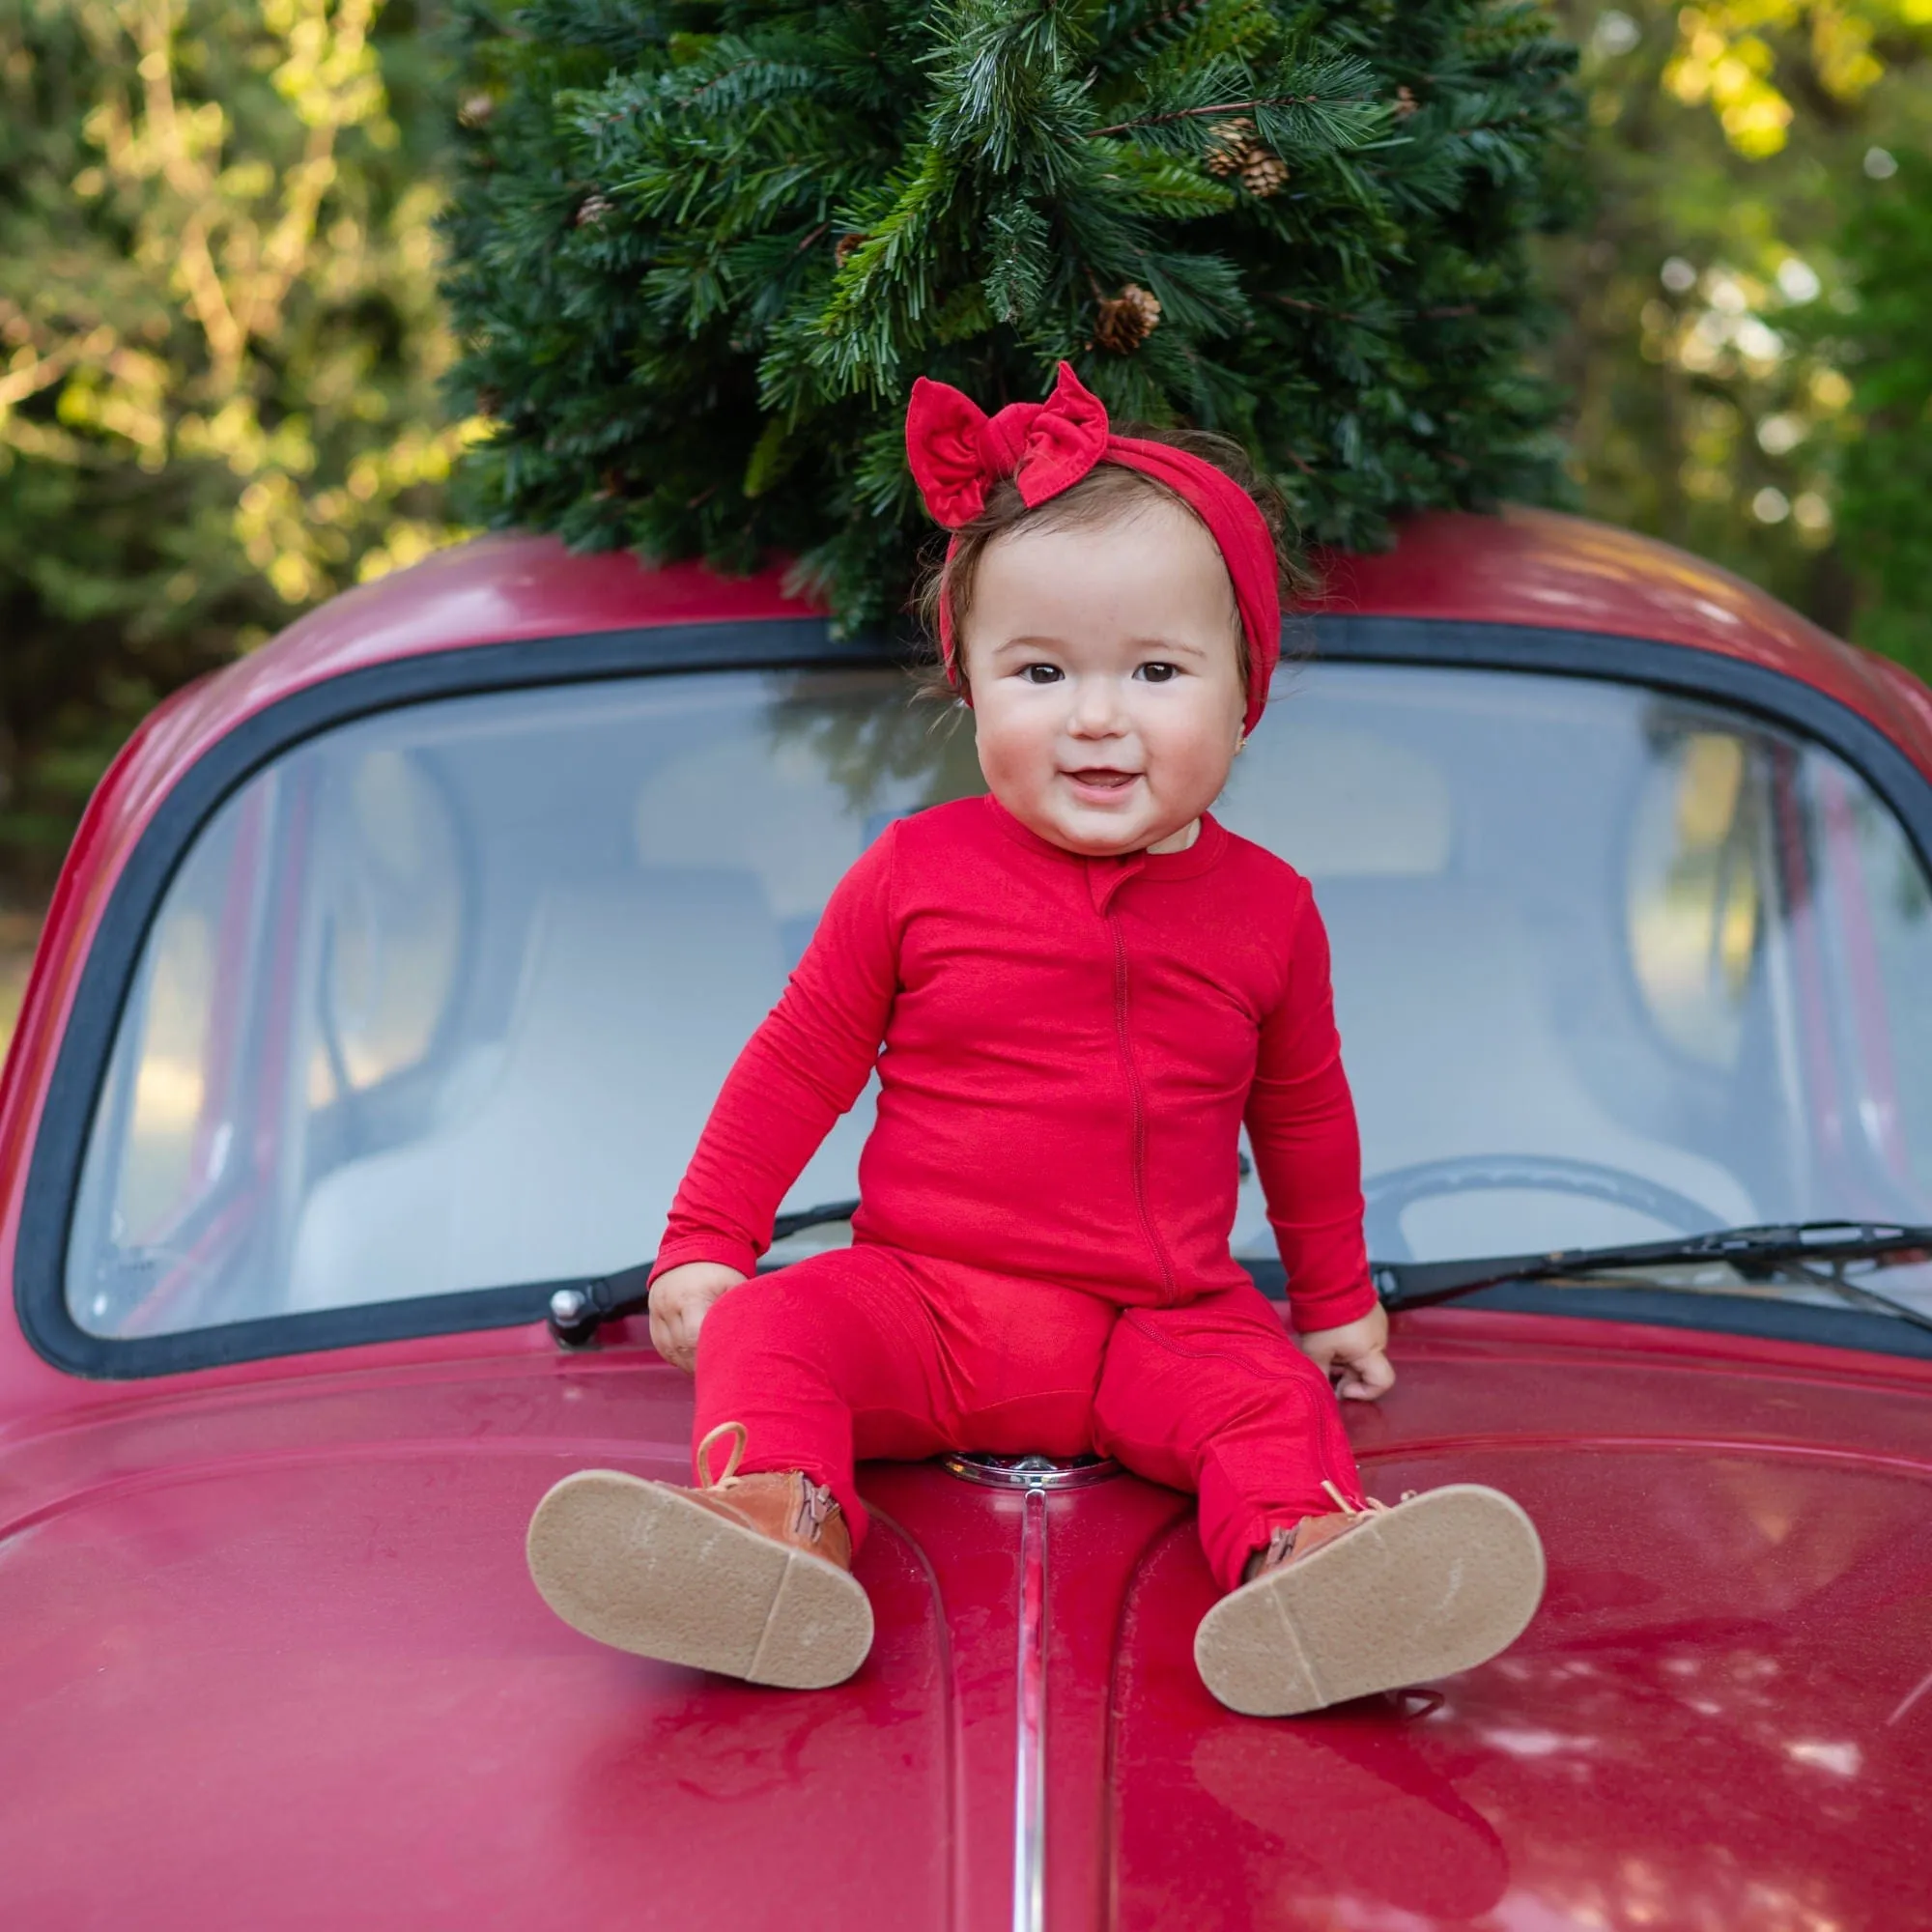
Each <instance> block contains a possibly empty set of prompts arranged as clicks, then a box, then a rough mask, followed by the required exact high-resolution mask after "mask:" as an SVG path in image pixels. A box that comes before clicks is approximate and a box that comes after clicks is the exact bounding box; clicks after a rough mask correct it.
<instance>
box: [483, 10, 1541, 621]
mask: <svg viewBox="0 0 1932 1932" xmlns="http://www.w3.org/2000/svg"><path fill="white" fill-rule="evenodd" d="M468 25H469V52H470V59H471V62H472V70H471V71H472V72H473V73H474V75H475V77H476V81H475V84H476V87H477V90H478V92H477V96H476V104H475V108H474V111H472V112H471V113H469V115H468V116H467V119H468V120H469V123H470V124H471V131H470V133H469V139H468V143H467V150H468V151H467V155H466V161H465V169H464V177H463V182H462V185H461V187H460V190H459V193H458V197H457V202H456V206H455V209H454V211H453V212H452V213H451V215H450V216H449V217H448V222H447V228H448V235H449V239H450V242H451V255H452V261H453V269H452V272H451V274H450V276H449V279H448V282H447V285H446V286H447V288H448V292H449V295H450V298H451V300H452V303H453V307H454V314H455V320H456V324H457V327H458V329H459V331H460V334H461V337H462V340H463V342H464V345H465V353H464V355H463V356H462V359H461V361H460V363H459V365H458V367H457V369H456V371H455V372H454V377H453V393H454V395H455V396H456V398H457V400H458V403H459V406H460V408H462V409H464V410H468V409H470V408H474V409H476V410H478V411H479V412H483V413H485V414H488V415H490V416H491V417H493V418H494V419H495V428H494V433H493V435H492V437H491V439H490V440H489V441H488V442H487V444H485V445H483V446H481V447H480V448H479V449H477V450H476V451H475V452H474V453H473V454H472V455H471V456H470V458H469V466H470V479H469V489H470V492H471V495H472V498H473V501H474V503H475V505H476V507H477V510H478V513H479V514H480V515H481V516H482V517H483V518H485V519H486V520H487V521H490V522H492V523H497V524H506V523H516V524H524V525H534V526H539V527H545V528H552V529H556V530H559V531H561V532H562V533H563V534H564V535H565V536H566V537H567V538H568V539H569V540H570V541H571V542H573V543H575V544H577V545H580V546H583V547H608V546H614V545H620V544H622V545H631V546H634V547H636V548H638V549H639V550H640V551H642V552H643V553H645V554H649V555H653V556H670V555H679V554H694V553H702V554H707V555H709V556H711V557H712V558H713V559H715V560H717V561H719V562H722V563H725V564H726V565H745V564H749V563H750V562H752V561H753V558H754V557H756V556H757V555H759V554H761V553H763V552H765V551H767V550H778V551H782V552H787V553H790V554H795V555H797V556H798V557H800V558H801V560H802V564H801V568H802V574H803V575H804V577H805V578H806V579H808V580H810V581H812V582H816V583H817V584H819V585H820V586H821V587H822V588H823V589H824V590H825V591H826V592H827V593H828V594H829V596H830V598H831V600H832V603H833V606H834V609H835V611H837V612H838V615H839V617H840V618H841V619H842V620H844V621H846V622H848V623H850V622H858V621H863V620H868V619H878V618H882V617H887V616H889V615H891V614H892V613H893V612H894V611H896V610H897V609H898V608H899V606H900V604H901V601H902V599H903V597H904V594H905V590H906V587H907V583H908V581H909V577H910V572H911V566H912V559H913V554H914V551H915V548H916V546H917V545H918V544H919V543H920V542H921V541H922V540H923V537H924V536H925V534H926V532H927V526H925V525H924V523H923V518H922V516H921V515H920V513H919V511H918V506H917V503H916V501H915V499H914V495H913V492H912V489H911V485H910V481H909V478H908V476H907V473H906V469H905V463H904V456H903V450H902V445H901V428H900V424H901V418H902V412H903V407H904V401H905V397H906V394H907V392H908V390H909V389H910V387H911V384H912V382H913V379H914V378H915V376H918V375H921V374H928V375H933V376H937V377H941V378H943V379H946V380H949V381H952V382H954V383H957V384H959V385H960V386H962V387H964V388H965V389H967V390H968V391H969V393H971V394H973V395H974V396H976V397H978V398H980V399H981V400H982V401H984V402H985V403H986V404H988V405H989V406H997V405H998V404H1000V403H1001V402H1004V401H1011V400H1018V399H1025V398H1032V397H1037V396H1038V395H1041V394H1043V393H1044V391H1045V389H1046V387H1047V385H1048V384H1049V382H1050V380H1051V374H1052V370H1053V366H1054V363H1055V362H1056V361H1057V360H1058V359H1059V358H1061V357H1063V356H1064V357H1065V358H1067V359H1068V360H1070V361H1072V362H1073V363H1074V364H1075V366H1076V367H1077V368H1078V369H1079V370H1080V372H1081V374H1082V376H1083V378H1084V379H1085V380H1086V381H1087V382H1089V383H1090V384H1092V385H1093V386H1094V388H1095V389H1096V390H1097V391H1098V392H1099V393H1100V394H1101V395H1102V396H1103V397H1104V398H1105V400H1106V402H1107V403H1108V406H1109V408H1110V409H1111V410H1112V411H1113V412H1115V413H1116V414H1117V415H1119V416H1122V417H1138V418H1141V419H1144V420H1151V421H1155V422H1167V421H1174V420H1182V419H1184V420H1188V421H1192V422H1195V423H1200V424H1205V425H1208V426H1210V427H1213V428H1217V429H1220V430H1223V431H1225V432H1227V433H1230V434H1233V435H1235V436H1236V437H1238V438H1240V439H1241V440H1244V441H1245V442H1246V443H1247V444H1248V445H1249V446H1250V448H1251V449H1253V450H1254V452H1255V454H1256V455H1257V457H1258V459H1259V460H1260V461H1261V463H1262V464H1263V465H1264V468H1265V469H1268V470H1269V471H1270V472H1271V473H1272V474H1273V475H1274V477H1275V478H1276V480H1277V481H1278V482H1279V484H1280V485H1281V487H1282V489H1283V492H1284V494H1285V495H1286V496H1287V497H1288V498H1289V500H1290V502H1291V504H1292V505H1293V507H1294V509H1295V510H1296V512H1297V514H1298V516H1299V517H1300V519H1301V521H1302V523H1303V526H1304V528H1305V531H1306V533H1307V534H1308V535H1309V536H1310V537H1311V538H1315V539H1320V540H1323V541H1329V542H1338V543H1346V544H1352V545H1357V546H1363V545H1374V544H1376V543H1378V542H1379V541H1381V540H1383V538H1384V536H1385V533H1386V528H1387V522H1388V519H1389V518H1390V517H1391V516H1392V515H1394V514H1396V513H1398V512H1400V511H1403V510H1405V509H1409V508H1414V507H1421V506H1426V505H1433V504H1445V503H1457V504H1465V505H1480V504H1487V503H1491V502H1493V501H1494V500H1495V499H1496V498H1498V497H1504V496H1510V497H1525V496H1527V497H1536V496H1541V495H1544V494H1546V493H1547V492H1548V489H1549V488H1550V486H1551V482H1552V478H1553V475H1554V462H1553V456H1554V451H1553V446H1552V443H1551V441H1550V440H1549V437H1548V422H1549V419H1550V416H1551V413H1552V397H1551V394H1550V392H1549V391H1548V389H1547V388H1546V387H1545V386H1543V385H1542V384H1539V383H1538V382H1536V381H1535V380H1533V379H1532V378H1531V377H1530V376H1529V375H1528V374H1526V373H1525V369H1524V366H1523V365H1524V355H1525V351H1526V349H1527V347H1528V345H1529V344H1530V343H1531V342H1532V340H1533V339H1534V337H1535V335H1536V333H1537V331H1538V329H1539V328H1540V327H1542V326H1543V325H1544V322H1545V317H1544V313H1543V311H1542V310H1541V309H1540V307H1539V304H1538V300H1537V298H1536V296H1535V294H1534V292H1533V290H1532V287H1531V283H1530V279H1529V273H1528V269H1527V264H1526V248H1525V240H1526V238H1527V236H1528V235H1529V234H1530V233H1531V232H1532V231H1534V230H1536V229H1537V228H1539V227H1540V226H1546V225H1550V224H1552V223H1554V222H1555V221H1556V220H1558V219H1559V218H1560V213H1561V209H1560V205H1559V204H1560V201H1561V196H1560V195H1559V193H1558V192H1557V187H1556V182H1557V179H1558V177H1559V175H1560V168H1559V166H1558V164H1557V157H1558V156H1560V155H1561V153H1562V152H1563V147H1562V144H1563V141H1564V137H1565V134H1566V130H1567V129H1568V128H1569V126H1570V123H1571V119H1572V101H1571V97H1570V95H1569V93H1568V91H1567V88H1566V84H1565V76H1566V75H1567V73H1568V71H1569V70H1570V67H1571V65H1572V55H1571V53H1570V51H1569V49H1568V48H1567V47H1565V46H1564V45H1562V44H1560V43H1558V42H1557V41H1555V40H1554V39H1553V38H1552V37H1551V36H1550V34H1549V32H1548V27H1547V23H1546V21H1545V18H1544V16H1543V14H1541V12H1540V10H1538V9H1537V8H1535V7H1532V6H1527V5H1512V4H1498V0H1406V4H1403V5H1400V6H1398V5H1396V4H1394V0H947V4H945V5H941V6H933V5H930V4H927V3H926V0H840V4H831V5H817V6H813V5H802V4H778V0H724V4H698V3H697V0H686V4H664V5H655V6H653V5H646V4H643V0H539V4H536V5H533V6H530V7H527V8H526V9H524V10H522V11H521V12H520V13H518V14H514V15H511V16H508V17H505V18H498V17H497V16H496V15H494V14H490V13H489V12H487V11H485V10H484V8H483V7H482V6H481V5H480V4H476V5H473V7H472V11H471V12H470V13H469V16H468ZM1150 297H1151V298H1152V300H1153V302H1157V303H1158V314H1157V318H1154V317H1153V314H1152V310H1151V305H1150V304H1149V302H1148V300H1147V298H1150ZM1123 301H1124V303H1125V305H1126V307H1127V308H1129V309H1130V310H1131V311H1132V314H1131V315H1129V317H1128V323H1129V324H1130V325H1132V324H1134V321H1135V318H1138V325H1137V326H1126V327H1122V324H1121V313H1122V303H1123ZM1110 304H1111V305H1113V306H1112V307H1111V308H1110V307H1109V305H1110ZM1150 320H1152V323H1153V326H1152V327H1151V329H1149V328H1148V327H1147V326H1146V325H1147V322H1148V321H1150Z"/></svg>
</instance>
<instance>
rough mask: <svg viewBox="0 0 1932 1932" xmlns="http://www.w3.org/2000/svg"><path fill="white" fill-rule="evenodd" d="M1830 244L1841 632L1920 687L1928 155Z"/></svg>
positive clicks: (1928, 545)
mask: <svg viewBox="0 0 1932 1932" xmlns="http://www.w3.org/2000/svg"><path fill="white" fill-rule="evenodd" d="M1841 246H1842V250H1843V255H1844V260H1845V267H1846V271H1847V280H1848V283H1849V286H1850V291H1851V293H1852V295H1853V297H1854V300H1855V306H1854V307H1853V308H1852V309H1851V312H1850V313H1849V314H1848V315H1844V316H1833V319H1832V321H1833V325H1835V327H1833V334H1834V335H1835V336H1836V338H1837V340H1836V344H1835V348H1836V359H1837V360H1838V362H1839V363H1840V365H1841V366H1842V367H1843V368H1844V369H1846V370H1847V371H1848V373H1849V374H1850V375H1851V377H1852V380H1853V387H1852V400H1851V406H1850V408H1849V409H1848V410H1847V411H1846V418H1845V434H1844V435H1843V436H1842V437H1841V438H1840V440H1839V442H1838V449H1839V457H1838V463H1839V486H1838V506H1837V512H1838V527H1839V530H1840V532H1841V533H1842V541H1843V544H1844V549H1845V553H1846V555H1847V557H1848V559H1849V563H1850V568H1851V570H1852V571H1853V573H1854V576H1855V578H1856V580H1857V582H1858V586H1859V589H1860V592H1861V597H1860V603H1859V614H1858V621H1857V624H1856V626H1855V629H1854V632H1853V635H1854V637H1855V638H1856V639H1858V641H1859V642H1860V643H1862V644H1869V645H1870V646H1871V647H1872V648H1873V649H1874V650H1881V651H1884V652H1886V653H1887V654H1888V655H1889V656H1891V657H1895V658H1898V659H1899V660H1901V661H1902V662H1903V663H1905V664H1907V665H1909V666H1911V668H1913V669H1914V670H1916V671H1917V672H1918V675H1919V676H1920V677H1922V678H1925V679H1926V680H1927V681H1928V682H1932V329H1928V327H1927V323H1928V320H1932V155H1902V156H1899V167H1898V172H1897V174H1896V175H1895V176H1893V177H1890V178H1889V179H1887V180H1886V181H1885V182H1884V183H1882V184H1881V185H1879V187H1878V190H1877V192H1875V193H1874V194H1872V195H1871V197H1870V198H1869V199H1868V200H1867V201H1866V202H1865V203H1864V204H1863V205H1862V206H1861V208H1860V210H1859V211H1858V213H1857V214H1856V215H1855V216H1854V217H1853V219H1852V220H1851V222H1850V223H1849V224H1848V225H1847V227H1846V230H1845V232H1844V234H1843V236H1842V238H1841Z"/></svg>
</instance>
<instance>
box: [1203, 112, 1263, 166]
mask: <svg viewBox="0 0 1932 1932" xmlns="http://www.w3.org/2000/svg"><path fill="white" fill-rule="evenodd" d="M1208 138H1209V140H1210V141H1211V142H1212V143H1213V145H1212V146H1211V147H1210V148H1209V149H1208V173H1209V174H1210V175H1223V176H1226V175H1231V174H1233V173H1234V172H1235V170H1236V168H1237V167H1239V166H1240V165H1241V163H1242V162H1243V161H1245V160H1246V159H1247V157H1248V150H1249V148H1250V147H1251V146H1252V145H1253V143H1254V138H1255V124H1254V123H1253V122H1252V121H1250V120H1249V119H1248V117H1247V116H1246V115H1245V114H1237V115H1236V116H1235V118H1234V119H1233V120H1231V121H1216V122H1214V123H1213V124H1212V125H1211V126H1210V127H1209V128H1208Z"/></svg>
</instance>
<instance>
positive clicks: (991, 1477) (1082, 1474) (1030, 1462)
mask: <svg viewBox="0 0 1932 1932" xmlns="http://www.w3.org/2000/svg"><path fill="white" fill-rule="evenodd" d="M940 1460H941V1464H942V1466H943V1467H944V1468H945V1469H946V1470H947V1472H948V1473H949V1474H950V1475H954V1476H957V1477H958V1478H959V1479H960V1480H961V1481H962V1482H967V1483H978V1484H979V1485H980V1488H981V1489H987V1490H1052V1491H1060V1490H1084V1489H1087V1488H1089V1487H1090V1486H1091V1485H1093V1484H1094V1483H1104V1482H1106V1481H1107V1480H1108V1479H1109V1478H1110V1477H1113V1476H1118V1475H1119V1474H1120V1473H1121V1465H1120V1464H1119V1463H1116V1462H1115V1461H1113V1459H1112V1458H1111V1457H1107V1456H1083V1457H1081V1458H1080V1459H1079V1460H1078V1461H1075V1462H1070V1463H1058V1462H1055V1461H1054V1460H1053V1459H1052V1458H1051V1457H1049V1456H982V1455H980V1454H979V1453H978V1452H977V1451H974V1452H972V1453H967V1452H963V1451H962V1452H955V1453H954V1454H952V1455H951V1456H945V1457H942V1458H941V1459H940Z"/></svg>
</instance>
